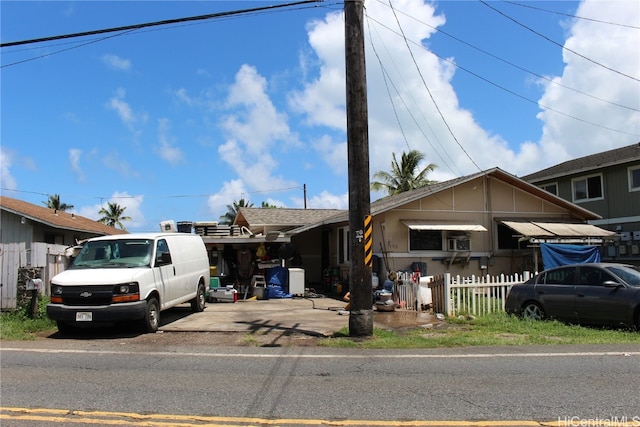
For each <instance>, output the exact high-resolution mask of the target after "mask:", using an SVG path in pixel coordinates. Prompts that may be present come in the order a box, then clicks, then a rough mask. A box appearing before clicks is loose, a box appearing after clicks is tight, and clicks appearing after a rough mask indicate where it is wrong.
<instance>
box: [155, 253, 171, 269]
mask: <svg viewBox="0 0 640 427" xmlns="http://www.w3.org/2000/svg"><path fill="white" fill-rule="evenodd" d="M168 264H171V254H170V253H169V252H162V253H161V254H160V256H158V257H157V258H156V266H160V265H168Z"/></svg>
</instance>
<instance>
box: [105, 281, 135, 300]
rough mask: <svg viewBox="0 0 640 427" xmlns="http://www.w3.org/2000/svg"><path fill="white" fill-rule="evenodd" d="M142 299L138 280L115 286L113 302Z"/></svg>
mask: <svg viewBox="0 0 640 427" xmlns="http://www.w3.org/2000/svg"><path fill="white" fill-rule="evenodd" d="M139 300H140V287H139V286H138V283H137V282H131V283H122V284H120V285H115V286H114V287H113V296H112V297H111V302H112V303H119V302H132V301H139Z"/></svg>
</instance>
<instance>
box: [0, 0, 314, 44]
mask: <svg viewBox="0 0 640 427" xmlns="http://www.w3.org/2000/svg"><path fill="white" fill-rule="evenodd" d="M322 1H323V0H302V1H298V2H294V3H285V4H280V5H271V6H263V7H255V8H252V9H242V10H234V11H227V12H218V13H209V14H206V15H198V16H188V17H185V18H176V19H165V20H163V21H155V22H147V23H143V24H134V25H125V26H123V27H113V28H105V29H102V30H92V31H84V32H80V33H72V34H63V35H58V36H49V37H41V38H37V39H30V40H21V41H15V42H8V43H1V44H0V47H10V46H20V45H25V44H32V43H41V42H47V41H52V40H61V39H68V38H75V37H84V36H92V35H96V34H104V33H113V32H118V31H128V30H138V29H140V28H147V27H157V26H160V25H170V24H177V23H181V22H190V21H202V20H206V19H213V18H221V17H225V16H232V15H240V14H245V13H252V12H260V11H264V10H271V9H279V8H284V7H290V6H299V5H302V4H308V3H319V2H322Z"/></svg>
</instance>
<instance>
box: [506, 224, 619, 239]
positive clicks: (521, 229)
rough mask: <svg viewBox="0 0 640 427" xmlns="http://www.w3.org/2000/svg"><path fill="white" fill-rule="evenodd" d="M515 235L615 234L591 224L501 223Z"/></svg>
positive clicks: (590, 235)
mask: <svg viewBox="0 0 640 427" xmlns="http://www.w3.org/2000/svg"><path fill="white" fill-rule="evenodd" d="M501 222H502V224H504V225H506V226H507V227H509V228H510V229H512V230H513V231H515V232H516V233H518V234H520V235H522V236H523V237H528V238H543V239H547V238H605V237H614V236H615V235H616V233H615V232H613V231H609V230H605V229H602V228H600V227H596V226H595V225H591V224H572V223H565V222H537V221H501Z"/></svg>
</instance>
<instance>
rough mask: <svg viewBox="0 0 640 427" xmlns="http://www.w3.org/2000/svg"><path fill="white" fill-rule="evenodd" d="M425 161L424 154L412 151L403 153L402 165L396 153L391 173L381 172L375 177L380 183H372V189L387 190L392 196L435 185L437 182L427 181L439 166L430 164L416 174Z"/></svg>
mask: <svg viewBox="0 0 640 427" xmlns="http://www.w3.org/2000/svg"><path fill="white" fill-rule="evenodd" d="M422 160H424V154H422V153H421V152H419V151H417V150H411V151H409V152H408V153H405V152H402V157H401V159H400V163H399V164H398V160H397V159H396V153H393V161H392V162H391V173H389V172H384V171H379V172H376V173H375V174H374V175H373V177H374V178H376V179H378V180H379V181H374V182H372V183H371V189H372V190H374V191H378V190H382V189H386V190H387V192H388V193H389V195H390V196H392V195H394V194H399V193H403V192H405V191H409V190H413V189H416V188H420V187H424V186H427V185H431V184H435V183H436V182H437V181H432V180H429V179H427V174H428V173H429V172H433V170H434V169H435V168H437V167H438V166H437V165H435V164H434V163H429V164H428V165H427V166H426V167H425V168H423V169H422V170H421V171H419V172H418V173H416V170H417V168H418V164H419V163H420V162H421V161H422Z"/></svg>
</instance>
